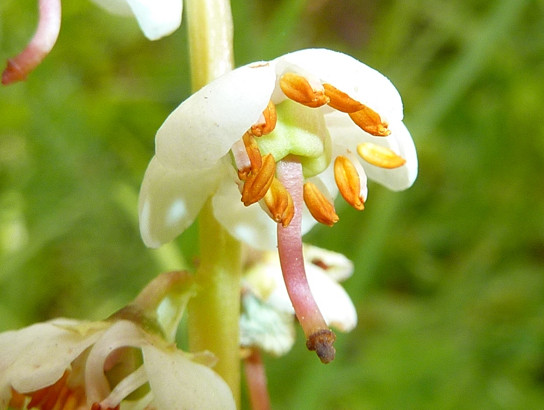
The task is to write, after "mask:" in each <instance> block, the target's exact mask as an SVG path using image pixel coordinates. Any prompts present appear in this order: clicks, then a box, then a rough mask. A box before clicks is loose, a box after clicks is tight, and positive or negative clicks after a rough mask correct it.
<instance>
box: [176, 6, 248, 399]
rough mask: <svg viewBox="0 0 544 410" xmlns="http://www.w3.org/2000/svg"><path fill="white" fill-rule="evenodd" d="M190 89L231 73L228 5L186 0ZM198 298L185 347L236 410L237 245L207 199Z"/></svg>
mask: <svg viewBox="0 0 544 410" xmlns="http://www.w3.org/2000/svg"><path fill="white" fill-rule="evenodd" d="M185 8H186V13H187V21H188V23H187V24H188V33H189V51H190V56H191V76H192V88H193V91H196V90H198V89H200V88H201V87H203V86H204V85H206V84H207V83H209V82H210V81H213V80H214V79H216V78H217V77H219V76H221V75H223V74H225V73H226V72H228V71H230V70H232V68H233V51H232V14H231V10H230V3H229V1H228V0H186V2H185ZM199 227H200V257H201V260H200V265H199V268H198V270H197V272H196V275H195V282H196V285H197V289H198V293H197V295H196V296H195V297H194V298H193V299H192V300H191V301H190V303H189V346H190V349H191V350H192V351H202V350H209V351H211V352H213V353H214V354H215V355H216V356H217V358H218V359H219V360H218V363H217V365H216V366H215V368H214V370H215V371H216V372H217V373H218V374H219V375H221V376H222V377H223V378H224V379H225V381H226V382H227V383H228V385H229V386H230V388H231V390H232V392H233V395H234V399H235V401H236V403H237V404H238V407H240V352H239V349H240V346H239V328H238V321H239V318H240V277H241V244H240V243H239V242H238V241H236V240H235V239H233V238H232V237H231V236H230V235H229V234H228V232H227V231H225V229H224V228H223V227H222V226H221V225H220V224H219V223H218V222H217V220H216V219H215V217H214V215H213V210H212V205H211V200H208V201H207V203H206V205H205V206H204V207H203V209H202V211H201V213H200V217H199Z"/></svg>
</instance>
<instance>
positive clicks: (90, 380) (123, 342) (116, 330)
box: [85, 320, 148, 403]
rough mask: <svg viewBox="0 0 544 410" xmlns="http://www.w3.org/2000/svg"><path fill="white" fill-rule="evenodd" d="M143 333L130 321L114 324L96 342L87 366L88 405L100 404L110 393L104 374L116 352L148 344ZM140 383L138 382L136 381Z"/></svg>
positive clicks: (86, 387)
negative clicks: (124, 348)
mask: <svg viewBox="0 0 544 410" xmlns="http://www.w3.org/2000/svg"><path fill="white" fill-rule="evenodd" d="M147 343H148V342H147V341H146V339H145V337H144V334H143V331H142V330H141V329H140V328H139V327H138V326H136V325H135V324H134V323H132V322H130V321H128V320H120V321H118V322H115V323H113V324H112V325H111V326H110V328H109V329H108V330H106V331H105V332H104V333H103V334H102V335H101V337H100V338H99V339H98V340H97V341H96V343H95V344H94V346H93V347H92V349H91V351H90V352H89V356H88V357H87V365H86V366H85V393H86V395H87V403H99V402H101V401H102V400H104V399H106V398H107V397H108V396H109V395H110V393H111V390H110V385H109V382H108V380H107V378H106V375H105V374H104V372H105V371H107V370H109V369H108V367H111V366H112V364H114V363H109V361H108V359H109V357H110V355H111V354H112V353H114V352H115V350H117V349H119V348H122V347H138V348H139V347H141V346H142V345H144V344H147ZM136 382H137V383H139V382H138V381H136Z"/></svg>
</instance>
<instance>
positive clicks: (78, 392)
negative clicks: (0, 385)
mask: <svg viewBox="0 0 544 410" xmlns="http://www.w3.org/2000/svg"><path fill="white" fill-rule="evenodd" d="M69 375H70V373H69V372H68V371H66V372H65V373H64V374H63V375H62V377H61V378H60V379H59V380H57V381H56V382H55V383H54V384H52V385H51V386H47V387H44V388H42V389H39V390H36V391H33V392H28V393H19V392H18V391H16V390H15V389H13V388H12V396H11V401H10V403H9V406H10V407H11V408H16V409H27V408H28V409H31V408H37V409H53V408H55V409H76V408H83V407H85V406H86V397H85V391H84V389H83V387H81V386H75V387H73V386H69V383H68V378H69Z"/></svg>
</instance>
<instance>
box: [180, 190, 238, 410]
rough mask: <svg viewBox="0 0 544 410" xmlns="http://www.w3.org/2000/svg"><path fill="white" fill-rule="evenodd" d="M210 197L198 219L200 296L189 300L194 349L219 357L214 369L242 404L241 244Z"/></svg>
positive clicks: (198, 294) (198, 280)
mask: <svg viewBox="0 0 544 410" xmlns="http://www.w3.org/2000/svg"><path fill="white" fill-rule="evenodd" d="M211 208H212V207H211V201H210V200H208V202H207V204H206V205H205V207H204V208H203V209H202V211H201V213H200V218H199V228H200V257H201V261H200V266H199V268H198V270H197V273H196V275H195V281H196V284H197V287H198V293H197V296H196V297H194V298H192V299H191V301H190V302H189V345H190V349H191V351H194V352H197V351H202V350H209V351H211V352H213V353H214V354H215V355H216V356H217V358H218V359H219V361H218V363H217V365H216V366H215V368H214V370H215V371H216V372H217V373H218V374H220V375H221V376H222V377H223V378H224V379H225V381H226V382H227V383H228V385H229V386H230V388H231V389H232V392H233V395H234V399H235V401H236V402H237V403H238V405H239V403H240V344H239V328H238V321H239V318H240V276H241V245H240V242H238V241H236V240H235V239H234V238H232V237H231V236H230V235H229V234H228V232H226V231H225V230H224V229H223V227H222V226H221V225H220V224H219V223H218V222H217V220H216V219H215V217H214V216H213V212H212V209H211Z"/></svg>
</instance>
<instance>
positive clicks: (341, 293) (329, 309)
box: [306, 264, 357, 332]
mask: <svg viewBox="0 0 544 410" xmlns="http://www.w3.org/2000/svg"><path fill="white" fill-rule="evenodd" d="M306 275H307V276H308V284H309V285H310V289H311V291H312V295H313V296H314V299H315V301H316V303H317V306H319V310H320V311H321V313H322V314H323V318H324V319H325V321H326V322H327V324H328V325H329V326H332V327H335V328H336V329H338V330H340V331H342V332H349V331H351V330H352V329H353V328H354V327H355V326H356V325H357V311H356V310H355V306H354V305H353V302H352V301H351V299H350V297H349V295H348V294H347V292H346V291H345V290H344V288H343V287H342V286H341V285H339V284H338V283H336V282H335V281H334V280H332V279H331V278H330V277H329V276H328V275H327V274H326V273H325V272H323V270H321V269H319V268H318V267H316V266H315V265H312V264H307V266H306Z"/></svg>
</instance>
